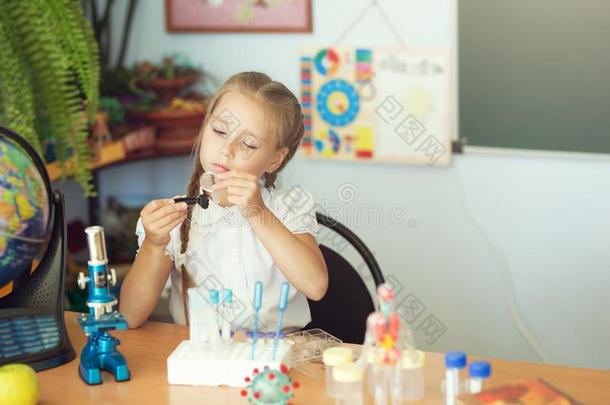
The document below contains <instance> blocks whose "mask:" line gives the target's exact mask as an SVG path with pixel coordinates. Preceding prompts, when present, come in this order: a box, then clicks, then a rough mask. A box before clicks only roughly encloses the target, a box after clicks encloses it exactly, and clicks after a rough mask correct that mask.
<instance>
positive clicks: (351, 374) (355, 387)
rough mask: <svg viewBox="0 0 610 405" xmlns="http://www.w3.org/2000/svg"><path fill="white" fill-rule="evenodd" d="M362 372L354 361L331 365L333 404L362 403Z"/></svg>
mask: <svg viewBox="0 0 610 405" xmlns="http://www.w3.org/2000/svg"><path fill="white" fill-rule="evenodd" d="M362 377H363V373H362V370H361V369H360V367H359V366H358V365H357V364H356V363H347V364H340V365H338V366H334V367H333V380H334V392H335V395H334V396H335V404H337V405H363V404H364V395H363V385H362Z"/></svg>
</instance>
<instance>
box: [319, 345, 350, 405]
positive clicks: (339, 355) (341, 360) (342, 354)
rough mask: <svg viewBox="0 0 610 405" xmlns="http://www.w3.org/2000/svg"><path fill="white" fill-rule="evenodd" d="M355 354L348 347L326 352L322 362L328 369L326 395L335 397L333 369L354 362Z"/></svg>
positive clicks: (331, 349) (329, 349) (332, 348)
mask: <svg viewBox="0 0 610 405" xmlns="http://www.w3.org/2000/svg"><path fill="white" fill-rule="evenodd" d="M353 356H354V353H353V352H352V350H351V349H348V348H347V347H341V346H337V347H331V348H328V349H326V350H324V354H323V355H322V360H323V361H324V366H325V368H326V395H328V396H329V397H334V396H335V390H334V381H333V369H334V368H335V367H337V366H340V365H342V364H349V363H352V361H353Z"/></svg>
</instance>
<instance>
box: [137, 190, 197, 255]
mask: <svg viewBox="0 0 610 405" xmlns="http://www.w3.org/2000/svg"><path fill="white" fill-rule="evenodd" d="M187 208H188V206H187V205H186V203H184V202H181V203H175V202H174V200H173V199H166V200H153V201H151V202H149V203H148V204H146V206H145V207H144V208H143V209H142V211H141V212H140V217H141V218H142V225H143V226H144V231H145V233H146V240H147V241H148V242H149V243H151V244H153V245H155V246H162V247H165V246H167V244H168V243H169V240H170V238H169V233H170V231H171V230H172V229H174V228H175V227H176V226H178V225H180V224H181V223H182V221H184V218H185V217H186V209H187Z"/></svg>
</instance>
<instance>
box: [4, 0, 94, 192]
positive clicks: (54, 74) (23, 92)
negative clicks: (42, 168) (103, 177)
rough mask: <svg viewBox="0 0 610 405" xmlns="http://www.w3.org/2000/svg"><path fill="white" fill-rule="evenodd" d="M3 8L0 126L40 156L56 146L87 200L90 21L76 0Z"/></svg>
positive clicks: (9, 2) (11, 1) (15, 1)
mask: <svg viewBox="0 0 610 405" xmlns="http://www.w3.org/2000/svg"><path fill="white" fill-rule="evenodd" d="M0 10H2V11H1V12H0V61H2V63H1V64H0V123H1V124H2V125H3V126H7V127H9V128H12V129H13V130H15V131H17V132H19V133H20V134H22V135H23V136H25V137H26V138H27V139H28V140H29V141H30V142H31V143H32V145H33V146H34V148H36V150H37V151H38V153H40V155H41V156H43V155H46V156H47V157H48V156H49V154H45V153H44V152H43V151H44V150H45V149H46V148H45V146H46V144H51V145H54V146H53V149H54V150H53V151H52V152H53V153H51V154H54V155H56V156H57V159H58V160H59V163H60V165H61V166H62V171H63V172H64V175H65V174H66V169H67V168H71V169H72V170H73V172H74V176H75V178H76V180H77V181H78V183H79V184H80V186H81V187H82V188H83V190H84V192H85V194H86V195H91V194H92V193H93V188H92V185H91V178H92V175H91V169H90V166H91V153H90V151H89V148H88V146H87V138H88V135H89V132H88V129H89V125H90V123H91V122H92V121H93V119H94V118H95V113H96V112H97V104H98V96H99V76H100V73H99V55H98V46H97V43H96V41H95V38H94V35H93V32H92V29H91V27H90V25H89V21H88V20H87V19H86V18H85V16H84V14H83V10H82V8H81V7H80V3H79V2H77V1H62V0H45V1H43V0H37V1H20V0H0ZM47 136H48V139H47ZM47 161H48V159H47Z"/></svg>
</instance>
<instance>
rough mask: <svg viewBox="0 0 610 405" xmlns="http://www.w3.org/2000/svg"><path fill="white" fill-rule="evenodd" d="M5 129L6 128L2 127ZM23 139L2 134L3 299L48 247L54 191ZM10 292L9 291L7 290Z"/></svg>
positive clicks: (0, 232) (0, 284)
mask: <svg viewBox="0 0 610 405" xmlns="http://www.w3.org/2000/svg"><path fill="white" fill-rule="evenodd" d="M0 129H2V128H0ZM48 184H49V183H48V177H47V175H46V172H45V171H44V166H43V165H42V163H41V161H40V159H39V158H38V156H36V155H35V152H34V150H33V148H32V147H31V146H29V144H27V143H26V141H24V140H23V138H20V137H19V136H17V135H15V134H13V133H11V132H10V131H6V130H3V129H2V131H0V297H2V296H3V295H5V294H6V293H7V292H10V290H12V289H13V288H14V287H15V286H16V285H18V284H19V283H20V282H21V281H23V280H24V279H25V278H27V276H28V275H29V274H30V273H31V271H32V270H33V268H32V263H34V261H35V260H37V259H38V258H40V257H42V255H43V254H44V249H45V247H46V245H47V244H48V240H47V239H48V233H49V232H48V229H49V216H50V214H49V213H50V211H51V206H50V189H49V186H48ZM7 290H8V291H7Z"/></svg>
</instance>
